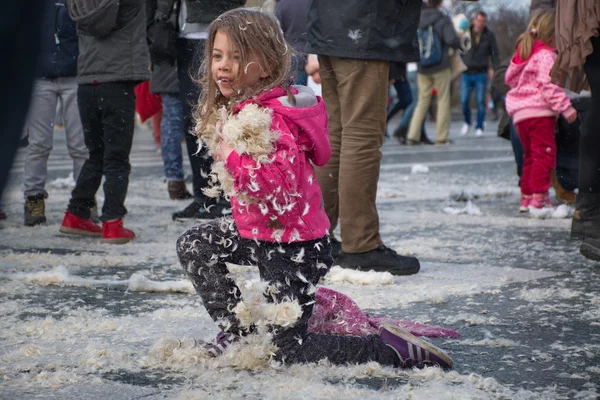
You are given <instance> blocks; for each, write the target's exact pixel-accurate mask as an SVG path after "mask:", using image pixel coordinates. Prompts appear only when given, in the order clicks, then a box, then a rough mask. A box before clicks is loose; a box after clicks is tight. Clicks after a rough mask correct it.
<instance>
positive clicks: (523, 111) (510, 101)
mask: <svg viewBox="0 0 600 400" xmlns="http://www.w3.org/2000/svg"><path fill="white" fill-rule="evenodd" d="M555 60H556V53H555V52H554V49H553V48H552V47H550V46H548V45H546V44H545V43H543V42H541V41H539V40H536V41H535V42H534V44H533V51H532V52H531V55H530V56H529V58H527V59H526V60H522V59H521V57H520V56H519V48H518V47H517V52H516V54H515V56H514V57H513V58H512V60H511V62H510V65H509V66H508V69H507V70H506V76H505V82H506V84H507V85H508V86H510V87H511V89H510V91H509V92H508V93H507V94H506V111H507V112H508V114H509V115H510V116H512V117H513V122H514V123H515V124H516V123H518V122H519V121H522V120H524V119H528V118H537V117H546V116H558V114H563V115H564V116H565V117H567V118H568V117H569V116H571V115H572V114H573V113H575V112H576V111H575V110H574V109H573V107H571V101H570V100H569V98H568V97H567V94H566V93H565V91H564V90H563V89H561V88H560V87H558V86H556V85H554V84H553V83H552V82H551V81H550V70H551V69H552V66H553V65H554V61H555Z"/></svg>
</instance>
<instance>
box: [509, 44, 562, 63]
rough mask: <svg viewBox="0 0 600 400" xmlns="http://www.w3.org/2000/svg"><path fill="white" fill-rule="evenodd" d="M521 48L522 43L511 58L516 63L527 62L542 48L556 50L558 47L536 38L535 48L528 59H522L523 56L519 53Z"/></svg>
mask: <svg viewBox="0 0 600 400" xmlns="http://www.w3.org/2000/svg"><path fill="white" fill-rule="evenodd" d="M520 50H521V45H520V44H519V45H518V46H517V51H516V52H515V56H514V57H513V58H512V60H511V61H512V62H513V63H514V64H516V65H520V64H524V63H526V62H527V60H528V59H529V58H531V57H533V56H534V55H535V54H536V53H538V52H539V51H540V50H550V51H556V49H554V48H552V47H550V46H548V45H547V44H546V43H544V42H542V41H541V40H536V41H534V42H533V49H532V50H531V55H530V56H529V58H528V59H527V60H522V59H521V56H520V55H519V53H520V52H521V51H520Z"/></svg>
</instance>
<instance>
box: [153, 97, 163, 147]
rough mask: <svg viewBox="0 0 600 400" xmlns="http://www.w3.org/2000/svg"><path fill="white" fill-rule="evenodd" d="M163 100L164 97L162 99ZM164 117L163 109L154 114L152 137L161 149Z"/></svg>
mask: <svg viewBox="0 0 600 400" xmlns="http://www.w3.org/2000/svg"><path fill="white" fill-rule="evenodd" d="M161 100H162V99H161ZM162 118H163V112H162V110H161V111H159V112H157V113H156V114H154V115H153V116H152V138H153V139H154V143H156V147H158V148H159V149H160V136H161V133H160V126H161V122H162Z"/></svg>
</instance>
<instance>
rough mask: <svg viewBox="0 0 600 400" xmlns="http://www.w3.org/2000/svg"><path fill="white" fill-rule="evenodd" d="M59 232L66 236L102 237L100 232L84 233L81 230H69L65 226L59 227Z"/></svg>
mask: <svg viewBox="0 0 600 400" xmlns="http://www.w3.org/2000/svg"><path fill="white" fill-rule="evenodd" d="M59 231H61V232H62V233H66V234H67V235H79V236H90V237H100V236H102V232H90V231H84V230H82V229H76V228H69V227H67V226H61V227H60V229H59Z"/></svg>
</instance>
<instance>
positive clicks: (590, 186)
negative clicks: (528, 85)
mask: <svg viewBox="0 0 600 400" xmlns="http://www.w3.org/2000/svg"><path fill="white" fill-rule="evenodd" d="M591 40H592V45H593V48H594V52H593V53H592V54H591V55H590V56H588V58H587V60H586V63H585V66H584V68H585V73H586V75H587V78H588V81H589V83H590V88H591V90H592V101H591V107H590V111H589V112H588V113H587V115H586V118H585V121H584V123H583V129H582V132H581V137H580V147H579V149H580V150H579V192H578V193H577V200H576V211H575V215H574V217H573V226H572V228H571V235H572V237H583V238H584V241H583V244H582V245H581V247H580V251H581V253H582V254H583V255H584V256H585V257H587V258H590V259H593V260H596V261H600V157H598V154H600V135H598V126H600V38H598V37H594V38H592V39H591Z"/></svg>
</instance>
